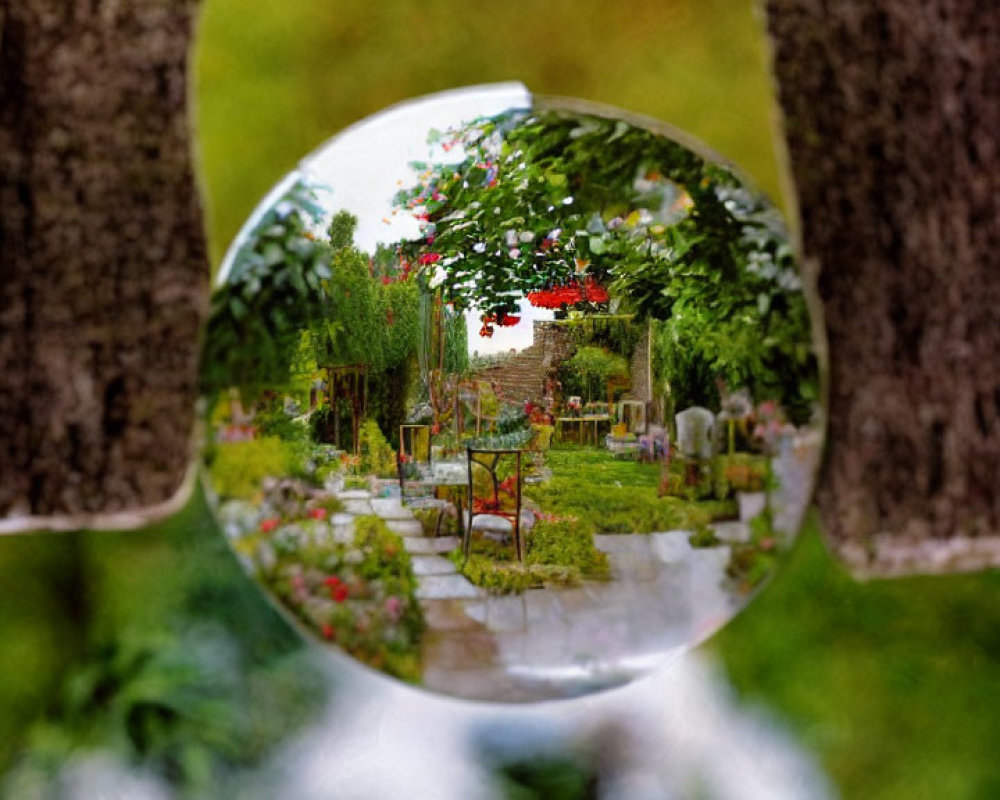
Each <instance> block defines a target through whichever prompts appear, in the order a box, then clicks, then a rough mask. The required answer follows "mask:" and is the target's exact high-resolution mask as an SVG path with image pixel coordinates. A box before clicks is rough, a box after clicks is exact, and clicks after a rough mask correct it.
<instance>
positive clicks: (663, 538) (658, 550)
mask: <svg viewBox="0 0 1000 800" xmlns="http://www.w3.org/2000/svg"><path fill="white" fill-rule="evenodd" d="M650 536H651V537H652V539H653V552H654V553H655V554H656V556H657V558H659V559H660V561H662V562H663V563H664V564H676V563H678V562H681V561H686V560H687V558H688V557H689V556H690V555H691V552H692V550H694V548H693V547H691V542H689V541H688V539H689V538H690V536H691V532H690V531H665V532H664V533H651V534H650Z"/></svg>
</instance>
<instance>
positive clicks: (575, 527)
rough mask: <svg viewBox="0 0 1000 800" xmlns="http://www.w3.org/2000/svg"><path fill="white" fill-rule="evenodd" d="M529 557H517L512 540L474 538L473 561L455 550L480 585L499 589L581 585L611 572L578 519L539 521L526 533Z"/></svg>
mask: <svg viewBox="0 0 1000 800" xmlns="http://www.w3.org/2000/svg"><path fill="white" fill-rule="evenodd" d="M525 540H526V541H525V557H524V562H523V563H520V562H518V561H517V560H515V552H514V547H513V545H512V544H500V543H498V542H494V541H491V540H489V539H474V540H473V541H472V542H471V545H470V553H469V558H468V560H465V558H464V556H463V554H462V551H461V549H456V550H455V551H453V553H452V554H451V558H452V560H453V561H454V562H455V564H456V566H458V568H459V570H460V571H461V572H462V574H463V575H465V577H467V578H468V579H469V580H470V581H471V582H472V583H474V584H476V586H481V587H483V588H484V589H488V590H490V591H492V592H496V593H498V594H509V593H512V592H523V591H524V590H525V589H537V588H541V587H543V586H547V585H548V586H576V585H578V584H579V583H580V582H581V581H582V580H583V579H584V578H589V579H606V578H608V577H609V574H610V572H609V566H608V557H607V555H606V554H605V553H602V552H601V551H600V550H598V549H597V548H596V547H595V546H594V540H593V538H592V536H591V535H590V533H589V532H588V531H587V530H586V529H585V528H584V527H583V526H581V525H580V524H579V523H578V522H577V521H576V520H570V519H559V520H539V521H538V522H536V523H535V525H534V527H533V528H532V529H531V530H530V531H529V532H527V535H526V536H525Z"/></svg>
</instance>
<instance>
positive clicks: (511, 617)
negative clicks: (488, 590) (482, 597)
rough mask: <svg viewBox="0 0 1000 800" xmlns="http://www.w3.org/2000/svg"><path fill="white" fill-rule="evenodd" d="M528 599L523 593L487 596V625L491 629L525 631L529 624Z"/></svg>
mask: <svg viewBox="0 0 1000 800" xmlns="http://www.w3.org/2000/svg"><path fill="white" fill-rule="evenodd" d="M526 603H527V601H526V600H525V598H524V596H523V595H519V594H512V595H498V596H491V597H487V598H486V627H488V628H489V629H490V630H491V631H523V630H524V629H525V628H526V627H527V624H528V610H527V605H526Z"/></svg>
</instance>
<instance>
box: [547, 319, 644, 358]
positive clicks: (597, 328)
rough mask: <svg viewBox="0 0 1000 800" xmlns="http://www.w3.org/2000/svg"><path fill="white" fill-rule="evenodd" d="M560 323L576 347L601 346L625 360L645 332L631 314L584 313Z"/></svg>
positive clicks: (633, 350)
mask: <svg viewBox="0 0 1000 800" xmlns="http://www.w3.org/2000/svg"><path fill="white" fill-rule="evenodd" d="M560 324H561V325H564V326H566V327H567V328H568V330H569V332H570V336H571V338H572V340H573V342H574V343H575V344H576V346H577V347H585V346H587V345H590V346H596V347H603V348H604V349H605V350H608V351H610V352H612V353H616V354H617V355H620V356H622V357H623V358H625V359H626V360H628V359H631V358H632V354H633V353H634V352H635V348H636V345H637V344H638V343H639V339H640V338H641V337H642V336H643V334H644V333H645V326H644V325H643V324H642V323H640V322H637V321H636V319H635V316H634V315H632V314H616V315H614V316H610V315H601V314H586V315H584V316H582V317H577V318H573V319H567V320H563V321H561V323H560Z"/></svg>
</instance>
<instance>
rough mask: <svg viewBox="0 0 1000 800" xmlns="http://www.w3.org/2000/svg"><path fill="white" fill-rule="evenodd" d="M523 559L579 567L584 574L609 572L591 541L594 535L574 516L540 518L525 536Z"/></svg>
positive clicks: (603, 575)
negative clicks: (525, 551)
mask: <svg viewBox="0 0 1000 800" xmlns="http://www.w3.org/2000/svg"><path fill="white" fill-rule="evenodd" d="M527 538H528V542H527V545H528V546H527V553H526V555H525V561H526V562H527V563H528V564H529V565H531V564H547V565H553V566H561V567H570V568H572V569H575V570H579V572H580V574H581V575H582V576H584V577H586V578H607V577H609V575H610V572H609V566H608V556H607V554H606V553H603V552H601V551H600V550H598V549H597V547H596V546H595V545H594V538H593V536H592V535H591V534H590V532H589V531H588V530H587V529H586V527H585V526H584V525H581V524H580V522H579V521H578V520H575V519H559V518H556V519H541V520H538V521H537V522H536V523H535V525H534V527H532V529H531V533H530V535H529V536H528V537H527Z"/></svg>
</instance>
